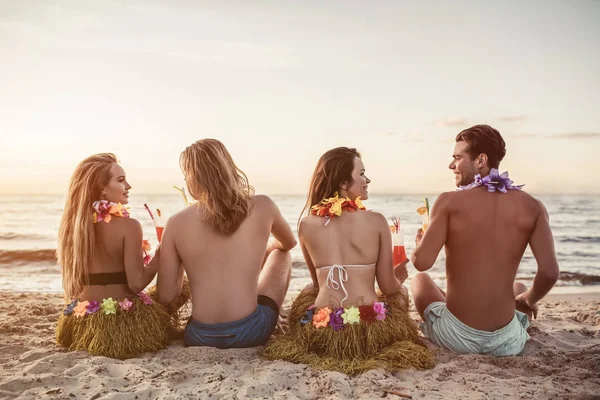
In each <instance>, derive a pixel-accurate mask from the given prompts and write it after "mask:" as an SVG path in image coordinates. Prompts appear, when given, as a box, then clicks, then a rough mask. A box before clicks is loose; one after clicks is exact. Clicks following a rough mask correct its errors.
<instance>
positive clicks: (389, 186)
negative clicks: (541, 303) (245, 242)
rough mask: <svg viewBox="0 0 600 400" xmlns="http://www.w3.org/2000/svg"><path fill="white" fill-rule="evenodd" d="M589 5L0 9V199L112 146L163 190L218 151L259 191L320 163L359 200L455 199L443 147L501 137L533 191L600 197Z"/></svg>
mask: <svg viewBox="0 0 600 400" xmlns="http://www.w3.org/2000/svg"><path fill="white" fill-rule="evenodd" d="M599 71H600V1H584V0H581V1H576V2H567V1H527V2H521V1H504V2H483V1H459V2H438V1H418V2H403V1H376V2H371V1H349V0H346V1H316V0H315V1H308V0H307V1H285V0H277V1H276V0H273V1H246V0H245V1H228V2H221V1H214V2H197V1H185V2H184V1H166V0H165V1H142V0H130V1H112V0H103V1H80V0H77V1H68V0H57V1H47V0H41V1H34V0H32V1H18V2H15V1H10V0H0V137H1V139H2V140H1V143H2V144H1V145H0V194H64V193H65V191H66V189H67V186H68V181H69V178H70V175H71V174H72V172H73V170H74V169H75V167H76V165H77V164H78V163H79V162H80V161H81V160H83V159H84V158H85V157H87V156H89V155H91V154H94V153H98V152H106V151H110V152H114V153H116V154H117V156H118V158H119V159H120V160H121V165H122V166H123V167H124V168H125V170H126V172H127V175H128V179H129V181H130V183H131V184H132V186H133V189H132V190H134V191H138V193H140V194H153V193H156V194H162V193H166V194H169V193H171V194H177V192H175V191H174V189H173V188H172V185H178V186H181V185H182V184H183V176H182V174H181V171H180V168H179V163H178V160H179V154H180V153H181V152H182V151H183V150H184V149H185V147H186V146H188V145H189V144H191V143H193V142H194V141H196V140H199V139H202V138H209V137H211V138H216V139H219V140H221V141H222V142H223V143H224V144H225V145H226V146H227V148H228V149H229V150H230V152H231V154H232V156H233V158H234V160H235V162H236V163H237V165H238V166H239V167H240V168H241V169H242V170H244V171H245V172H246V174H247V175H248V177H249V180H250V183H251V184H253V186H255V187H256V189H257V192H258V193H265V194H272V195H275V194H305V193H306V191H307V188H308V183H309V181H310V176H311V174H312V171H313V170H314V167H315V165H316V162H317V160H318V158H319V157H320V155H321V154H323V153H324V152H325V151H327V150H329V149H331V148H333V147H337V146H349V147H356V148H357V149H358V150H359V151H360V152H361V154H362V158H363V161H364V163H365V166H366V170H367V171H366V172H367V176H369V178H370V179H371V180H372V183H371V185H370V192H371V193H372V194H377V193H381V194H384V193H390V194H391V193H395V194H396V193H397V194H403V193H407V194H408V193H410V194H431V193H439V192H442V191H448V190H453V189H454V186H453V185H454V177H453V175H452V173H451V171H450V170H448V168H447V166H448V164H449V162H450V161H451V155H452V150H453V146H454V138H455V136H456V134H457V133H458V132H460V131H461V130H463V129H465V128H468V127H470V126H472V125H475V124H480V123H486V124H489V125H492V126H494V127H495V128H497V129H498V130H499V131H500V132H501V133H502V135H503V136H504V138H505V140H506V142H507V155H506V157H505V159H504V161H503V162H502V164H501V166H500V169H501V170H508V171H509V172H510V175H511V178H512V179H513V180H514V181H515V182H517V183H525V184H526V185H527V186H526V189H527V190H528V191H530V192H532V193H540V194H550V193H560V194H570V193H582V194H584V193H590V194H599V193H600V174H599V173H598V167H600V73H599Z"/></svg>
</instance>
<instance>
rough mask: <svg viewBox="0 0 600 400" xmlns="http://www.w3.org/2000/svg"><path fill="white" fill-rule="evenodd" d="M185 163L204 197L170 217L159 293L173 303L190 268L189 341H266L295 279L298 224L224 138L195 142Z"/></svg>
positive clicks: (226, 344)
mask: <svg viewBox="0 0 600 400" xmlns="http://www.w3.org/2000/svg"><path fill="white" fill-rule="evenodd" d="M180 165H181V169H182V171H183V173H184V175H185V181H186V184H187V186H188V189H189V192H190V194H191V195H192V196H193V197H194V198H195V199H196V200H197V201H198V202H197V203H196V204H194V205H191V206H189V207H187V208H186V209H184V210H183V211H180V212H179V213H177V214H175V215H173V216H172V217H171V218H170V219H169V221H168V222H167V224H166V227H165V231H164V236H163V241H162V250H161V251H162V254H161V265H160V271H159V275H158V285H157V286H158V293H159V299H160V301H161V302H162V303H164V304H168V303H169V302H171V301H172V299H174V298H175V297H176V296H177V295H178V294H179V291H180V288H181V279H182V276H183V272H184V269H185V272H186V273H187V276H188V278H189V281H190V286H191V293H192V317H191V318H190V320H189V322H188V324H187V326H186V329H185V343H186V344H187V345H188V346H211V347H217V348H230V347H253V346H258V345H261V344H263V343H265V342H266V341H267V339H268V338H269V337H270V336H271V333H272V332H273V329H274V328H275V325H276V323H277V318H278V315H279V309H280V308H281V305H282V303H283V300H284V298H285V294H286V292H287V288H288V284H289V281H290V276H291V267H292V261H291V256H290V254H289V250H291V249H292V248H293V247H294V246H295V245H296V240H295V238H294V235H293V233H292V230H291V229H290V226H289V225H288V224H287V222H286V221H285V220H284V218H283V217H282V215H281V213H280V212H279V209H278V208H277V206H276V205H275V203H273V201H272V200H271V199H270V198H269V197H267V196H261V195H254V193H253V189H252V187H251V186H250V185H249V183H248V179H247V177H246V175H245V174H244V173H243V172H242V171H241V170H240V169H238V168H237V166H236V165H235V163H234V162H233V159H232V158H231V155H230V154H229V152H228V151H227V149H226V148H225V146H224V145H223V144H222V143H221V142H219V141H218V140H215V139H204V140H199V141H197V142H195V143H193V144H192V145H190V146H188V147H187V148H186V149H185V151H183V152H182V153H181V156H180ZM271 234H272V235H273V237H274V239H273V240H272V241H269V237H270V235H271Z"/></svg>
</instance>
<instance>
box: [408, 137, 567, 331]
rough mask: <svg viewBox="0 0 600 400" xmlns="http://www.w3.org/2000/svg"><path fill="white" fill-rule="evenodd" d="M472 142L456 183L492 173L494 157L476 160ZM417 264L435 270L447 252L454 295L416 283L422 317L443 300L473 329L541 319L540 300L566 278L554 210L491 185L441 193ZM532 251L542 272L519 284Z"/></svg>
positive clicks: (461, 152) (462, 152)
mask: <svg viewBox="0 0 600 400" xmlns="http://www.w3.org/2000/svg"><path fill="white" fill-rule="evenodd" d="M467 146H468V144H467V143H466V142H464V141H459V142H457V143H456V145H455V148H454V153H453V160H452V162H451V163H450V165H449V168H450V169H451V170H452V171H453V172H454V174H455V179H456V185H457V186H459V185H467V184H469V183H471V182H472V181H473V179H474V177H475V175H476V174H481V176H486V175H488V174H489V172H490V168H489V165H488V157H487V155H486V154H480V155H479V156H477V157H476V158H475V159H471V156H470V155H469V153H468V152H467V150H468V149H467ZM416 243H417V247H416V249H415V251H414V252H413V254H412V263H413V265H414V266H415V268H416V269H417V270H419V271H427V270H428V269H429V268H431V267H432V266H433V264H434V262H435V260H436V258H437V256H438V254H439V252H440V250H441V249H442V247H444V248H445V251H446V278H447V292H446V293H444V292H443V291H441V290H440V289H439V288H438V287H437V286H436V285H435V283H434V282H433V280H432V279H431V278H430V277H429V275H428V274H426V273H419V274H417V275H416V276H415V278H414V279H413V281H412V288H411V289H412V292H413V298H414V301H415V306H416V308H417V311H418V312H419V314H420V315H421V317H423V312H424V311H425V309H426V308H427V306H428V305H429V304H431V303H432V302H435V301H443V302H446V303H447V306H448V310H449V311H450V312H451V313H452V314H454V315H455V316H456V317H457V318H458V319H460V320H461V321H462V322H463V323H465V324H466V325H468V326H470V327H472V328H475V329H479V330H483V331H495V330H497V329H500V328H502V327H504V326H506V325H507V324H508V323H509V322H510V321H511V319H512V318H513V317H514V314H515V309H517V310H520V311H522V312H525V313H526V314H527V315H528V316H529V318H530V319H531V316H532V314H533V316H534V317H537V310H538V305H537V303H538V301H539V300H540V299H542V298H543V297H544V296H545V295H546V294H547V293H548V292H549V291H550V289H551V288H552V286H554V284H555V283H556V280H557V279H558V273H559V270H558V262H557V260H556V254H555V251H554V239H553V237H552V231H551V230H550V223H549V218H548V212H547V211H546V208H545V207H544V205H543V204H542V203H541V202H539V201H538V200H536V199H534V198H533V197H531V196H530V195H529V194H527V193H525V192H523V191H521V190H509V191H508V193H506V194H504V193H498V192H494V193H489V192H488V191H487V188H486V187H485V186H482V187H477V188H473V189H469V190H465V191H458V192H447V193H443V194H442V195H440V196H439V197H438V198H437V200H436V201H435V204H434V206H433V209H432V211H431V216H430V224H429V227H428V228H427V230H426V232H425V233H424V234H423V232H422V231H421V230H420V231H419V232H418V233H417V238H416ZM527 245H529V246H530V247H531V250H532V252H533V255H534V257H535V259H536V261H537V265H538V269H537V272H536V275H535V278H534V281H533V285H532V287H531V288H530V289H529V290H527V288H526V287H525V285H523V284H521V283H515V276H516V274H517V269H518V267H519V263H520V261H521V258H522V257H523V253H524V252H525V249H526V248H527Z"/></svg>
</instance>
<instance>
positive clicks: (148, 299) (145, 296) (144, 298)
mask: <svg viewBox="0 0 600 400" xmlns="http://www.w3.org/2000/svg"><path fill="white" fill-rule="evenodd" d="M137 295H138V297H139V298H140V300H142V301H143V302H144V304H145V305H147V306H151V305H152V303H154V301H153V300H152V298H151V297H150V296H148V294H147V293H146V292H139V293H138V294H137Z"/></svg>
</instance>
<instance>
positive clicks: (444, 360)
mask: <svg viewBox="0 0 600 400" xmlns="http://www.w3.org/2000/svg"><path fill="white" fill-rule="evenodd" d="M62 308H63V305H62V300H61V296H59V295H56V294H33V295H26V294H19V293H0V365H1V366H2V368H1V372H0V398H9V399H10V398H17V397H18V398H43V399H70V398H77V399H80V398H81V399H84V398H85V399H116V398H119V399H156V398H165V399H166V398H173V399H175V398H210V399H238V398H261V397H262V398H281V399H294V398H301V399H305V398H326V399H348V398H382V397H386V398H390V399H396V398H397V399H401V398H402V397H399V396H398V395H396V394H391V393H387V394H386V392H385V391H384V389H387V390H390V391H394V392H398V393H402V394H405V395H409V396H412V398H413V399H418V398H426V399H486V398H493V399H496V398H507V399H515V398H525V399H550V398H552V399H555V398H569V399H571V398H582V399H587V398H600V293H599V292H595V293H592V294H589V293H588V294H573V293H565V294H559V295H554V296H550V297H548V298H547V299H546V300H545V301H543V303H542V305H541V306H540V318H539V319H538V320H537V321H534V324H533V327H532V329H531V331H530V334H531V340H530V341H529V342H528V343H527V346H526V347H525V351H524V354H523V355H521V356H518V357H505V358H494V357H489V356H480V355H467V356H464V355H455V354H453V353H451V352H449V351H446V350H441V349H439V348H437V347H435V346H434V345H431V348H432V349H433V350H434V352H435V355H436V359H437V365H436V367H435V368H434V369H432V370H429V371H412V370H411V371H403V372H397V373H389V372H386V371H383V370H373V371H368V372H366V373H364V374H362V375H359V376H356V377H348V376H346V375H344V374H342V373H339V372H330V371H316V370H314V369H311V368H308V367H307V366H306V365H295V364H291V363H288V362H283V361H278V362H270V361H267V360H264V359H262V358H261V357H260V356H259V355H258V353H257V349H243V350H240V349H234V350H216V349H212V348H184V346H183V343H182V341H178V342H175V343H173V344H172V345H171V346H170V347H169V348H168V349H166V350H164V351H160V352H159V353H157V354H144V355H142V356H140V357H138V358H134V359H130V360H125V361H120V360H113V359H109V358H105V357H91V356H89V355H88V354H87V353H85V352H66V351H64V349H61V348H60V347H57V346H56V345H55V343H54V328H55V326H56V321H57V318H58V313H59V312H60V311H61V310H62ZM412 316H413V318H414V319H415V320H418V318H419V317H418V315H417V314H416V313H415V312H414V311H413V313H412Z"/></svg>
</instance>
